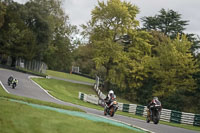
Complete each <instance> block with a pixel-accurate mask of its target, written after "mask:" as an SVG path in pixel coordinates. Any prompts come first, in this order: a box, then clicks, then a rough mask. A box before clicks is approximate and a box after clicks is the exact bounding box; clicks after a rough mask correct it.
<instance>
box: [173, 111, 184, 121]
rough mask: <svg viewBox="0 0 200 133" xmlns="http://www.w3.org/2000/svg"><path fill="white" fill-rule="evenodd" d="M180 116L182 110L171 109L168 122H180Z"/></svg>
mask: <svg viewBox="0 0 200 133" xmlns="http://www.w3.org/2000/svg"><path fill="white" fill-rule="evenodd" d="M181 116H182V112H179V111H174V110H172V112H171V118H170V122H174V123H181Z"/></svg>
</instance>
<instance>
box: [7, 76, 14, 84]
mask: <svg viewBox="0 0 200 133" xmlns="http://www.w3.org/2000/svg"><path fill="white" fill-rule="evenodd" d="M12 81H13V77H12V76H10V77H9V78H8V86H10V85H11V84H12Z"/></svg>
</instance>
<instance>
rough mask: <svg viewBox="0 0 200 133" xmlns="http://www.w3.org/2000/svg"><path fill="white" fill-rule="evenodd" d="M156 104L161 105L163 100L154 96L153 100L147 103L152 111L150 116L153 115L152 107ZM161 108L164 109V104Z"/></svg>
mask: <svg viewBox="0 0 200 133" xmlns="http://www.w3.org/2000/svg"><path fill="white" fill-rule="evenodd" d="M154 105H160V106H161V102H160V101H159V100H158V97H154V98H153V100H152V101H151V102H150V103H149V104H148V105H147V108H148V109H149V111H150V116H152V109H153V107H154ZM161 109H162V106H161ZM161 109H160V111H161Z"/></svg>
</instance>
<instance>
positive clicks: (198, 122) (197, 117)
mask: <svg viewBox="0 0 200 133" xmlns="http://www.w3.org/2000/svg"><path fill="white" fill-rule="evenodd" d="M193 125H194V126H200V114H198V115H197V114H196V115H195V117H194V123H193Z"/></svg>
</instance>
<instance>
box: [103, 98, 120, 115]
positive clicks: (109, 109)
mask: <svg viewBox="0 0 200 133" xmlns="http://www.w3.org/2000/svg"><path fill="white" fill-rule="evenodd" d="M117 109H118V103H117V101H116V99H115V98H112V99H111V101H110V104H109V105H107V103H105V108H104V115H107V114H108V115H110V116H111V117H113V116H114V114H115V112H116V111H117Z"/></svg>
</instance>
